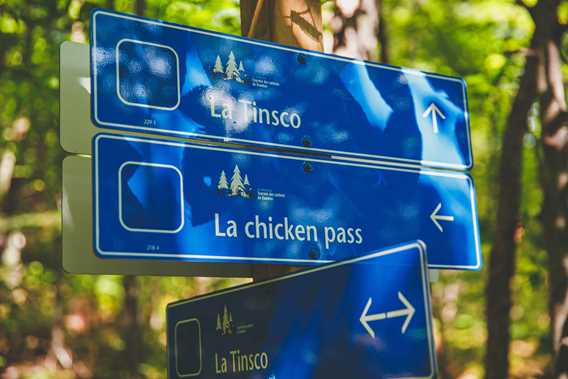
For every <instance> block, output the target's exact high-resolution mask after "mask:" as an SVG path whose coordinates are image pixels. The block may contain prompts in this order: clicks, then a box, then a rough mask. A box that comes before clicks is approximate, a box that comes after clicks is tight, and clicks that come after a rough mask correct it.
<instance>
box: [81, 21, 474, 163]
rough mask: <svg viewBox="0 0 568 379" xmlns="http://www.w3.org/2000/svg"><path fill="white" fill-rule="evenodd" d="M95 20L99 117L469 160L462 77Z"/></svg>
mask: <svg viewBox="0 0 568 379" xmlns="http://www.w3.org/2000/svg"><path fill="white" fill-rule="evenodd" d="M91 25H92V27H91V32H92V34H91V42H92V44H91V65H92V67H91V77H92V89H93V91H92V119H93V122H94V123H95V124H96V125H98V126H101V127H105V128H116V129H123V130H130V131H139V132H146V133H161V134H169V135H176V136H186V137H201V138H209V139H221V140H223V141H228V140H230V141H235V142H241V143H256V144H263V145H268V146H273V147H281V148H288V149H303V150H308V151H312V152H319V153H324V154H329V155H342V156H344V157H350V158H366V159H373V160H379V161H385V162H386V161H388V162H390V163H391V164H395V163H398V164H399V165H404V164H406V165H422V166H431V167H441V168H450V169H460V170H461V169H469V168H471V166H472V154H471V142H470V132H469V119H468V110H467V109H468V108H467V97H466V85H465V83H464V81H463V80H462V79H459V78H453V77H447V76H442V75H435V74H428V73H423V72H419V71H415V70H409V69H404V68H399V67H393V66H386V65H379V64H375V63H369V62H362V61H358V60H353V59H348V58H343V57H339V56H335V55H328V54H322V53H317V52H313V51H306V50H301V49H294V48H289V47H285V46H280V45H276V44H271V43H265V42H260V41H257V40H252V39H247V38H241V37H234V36H229V35H224V34H220V33H214V32H209V31H204V30H199V29H194V28H188V27H185V26H180V25H175V24H170V23H166V22H162V21H156V20H149V19H144V18H139V17H133V16H129V15H124V14H117V13H113V12H108V11H102V10H97V11H95V12H93V14H92V23H91Z"/></svg>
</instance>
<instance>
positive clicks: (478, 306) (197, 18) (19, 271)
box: [0, 0, 568, 379]
mask: <svg viewBox="0 0 568 379" xmlns="http://www.w3.org/2000/svg"><path fill="white" fill-rule="evenodd" d="M132 3H133V2H131V1H125V0H104V1H102V0H101V1H94V0H68V1H66V0H27V1H24V0H21V1H18V0H0V125H1V135H0V248H1V251H0V254H1V259H2V260H1V265H0V376H1V377H2V378H7V379H8V378H10V379H12V378H13V379H16V378H30V379H32V378H34V379H35V378H58V379H65V378H129V377H143V378H149V379H154V378H164V377H165V367H166V354H165V351H166V338H165V319H164V317H165V306H166V304H167V303H168V302H171V301H174V300H179V299H182V298H187V297H191V296H194V295H197V294H201V293H205V292H209V291H212V290H215V289H219V288H223V287H226V286H229V285H231V284H234V283H237V282H242V280H227V279H223V280H219V279H209V278H173V277H163V278H161V277H138V278H132V277H121V276H87V275H69V274H65V273H63V272H62V269H61V263H60V261H61V225H60V205H61V202H60V199H61V161H62V158H63V156H64V153H63V151H62V149H61V148H60V146H59V140H58V139H59V136H58V122H59V121H58V120H59V46H60V44H61V43H62V42H63V41H65V40H72V41H75V42H82V43H88V27H89V25H88V16H89V13H90V10H91V9H93V8H95V7H110V8H113V9H116V10H118V11H123V12H131V13H132V12H134V5H133V4H132ZM359 3H360V2H359V1H357V0H338V1H337V2H334V1H326V2H324V3H323V4H322V6H323V24H324V38H323V40H324V48H325V51H326V52H333V51H336V52H338V53H342V54H347V55H355V56H356V55H357V54H358V52H359V51H360V49H365V51H367V53H368V55H369V58H370V59H371V60H378V59H380V58H381V54H382V50H381V49H382V48H384V46H379V45H378V42H377V41H374V43H373V41H371V42H370V46H353V45H349V44H348V46H343V47H340V48H334V46H335V43H334V33H335V32H336V31H337V29H338V27H340V26H341V22H342V21H341V19H340V17H339V16H338V12H337V7H341V9H342V12H343V13H342V14H343V15H344V16H345V15H349V12H354V11H355V10H356V9H357V7H358V6H359ZM144 14H145V15H146V16H149V17H153V18H159V19H164V20H167V21H172V22H177V23H182V24H186V25H191V26H195V27H201V28H206V29H211V30H216V31H221V32H225V33H231V34H237V35H238V34H240V16H239V2H238V1H232V0H212V1H202V0H187V1H166V0H146V2H145V8H144ZM383 15H384V18H383V20H384V25H385V26H386V28H387V29H386V30H387V31H388V34H387V35H386V38H387V39H388V56H389V62H390V63H391V64H395V65H401V66H406V67H412V68H417V69H421V70H426V71H432V72H437V73H443V74H449V75H457V76H462V77H464V78H465V79H466V81H467V83H468V86H469V101H470V111H471V125H472V135H473V148H474V159H475V167H474V170H473V176H474V178H475V180H476V187H477V194H478V206H479V218H480V227H481V234H482V242H483V251H484V253H485V255H487V254H488V253H489V252H490V250H491V244H492V239H493V234H494V230H495V221H494V220H495V207H496V192H497V187H496V183H497V180H498V177H497V169H498V167H497V164H496V162H497V160H498V158H499V154H500V146H501V140H502V133H503V130H504V125H505V120H506V117H507V114H508V112H509V110H510V108H511V101H512V97H513V95H514V94H515V92H516V90H517V87H518V78H519V76H520V74H521V69H522V67H523V64H524V55H523V54H522V52H523V49H525V48H526V46H527V45H528V43H529V39H530V37H531V33H532V31H533V21H532V20H531V19H530V17H529V15H528V12H526V10H525V9H523V8H522V7H521V6H519V5H516V4H515V3H514V2H513V1H510V2H509V1H504V0H501V1H499V0H472V1H460V0H428V1H426V0H384V3H383ZM338 17H339V18H338ZM560 17H561V19H562V20H563V21H564V22H567V21H568V4H564V5H563V6H562V7H561V12H560ZM361 22H365V20H363V21H361ZM369 22H370V21H369ZM567 46H568V43H565V44H564V47H565V48H566V47H567ZM565 51H566V49H565ZM563 73H564V77H568V65H567V64H564V66H563ZM539 138H540V124H539V121H538V119H537V118H536V117H534V118H533V119H532V121H531V123H530V130H529V133H527V134H526V137H525V140H524V169H523V179H522V180H523V184H524V186H523V207H522V219H521V222H520V223H519V227H518V233H517V236H516V238H517V239H518V241H519V242H520V250H519V254H518V261H517V273H516V276H515V279H514V293H513V301H514V306H513V310H512V314H511V317H512V337H513V342H512V347H511V352H512V355H511V370H512V375H513V377H515V378H529V377H537V376H539V375H540V374H542V373H543V372H545V370H546V369H547V367H548V365H550V357H551V350H550V349H551V347H550V346H551V343H550V337H549V333H550V330H549V327H550V321H549V316H548V308H547V307H548V305H547V291H548V290H547V268H546V265H547V256H546V253H545V251H544V247H543V237H542V230H541V219H540V212H541V201H542V193H541V189H540V186H539V176H538V175H539V172H538V159H539V154H540V150H539V149H540V147H539V144H538V140H539ZM85 248H88V247H87V246H86V247H85ZM486 262H487V260H486ZM486 277H487V275H486V269H484V270H483V271H481V272H443V273H441V274H440V278H439V280H438V281H437V282H436V283H434V285H433V299H434V304H433V309H434V316H435V329H436V337H437V349H438V353H439V362H440V367H441V373H442V375H443V377H447V378H460V379H466V378H467V379H469V378H477V377H481V376H482V375H483V355H484V351H485V339H486V329H485V315H484V307H485V301H484V299H485V284H486ZM127 346H130V347H132V348H129V349H126V347H127Z"/></svg>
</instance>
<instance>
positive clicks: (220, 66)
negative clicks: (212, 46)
mask: <svg viewBox="0 0 568 379" xmlns="http://www.w3.org/2000/svg"><path fill="white" fill-rule="evenodd" d="M213 72H214V73H216V74H223V73H224V72H225V70H223V62H221V57H220V56H218V55H217V59H216V60H215V66H214V67H213Z"/></svg>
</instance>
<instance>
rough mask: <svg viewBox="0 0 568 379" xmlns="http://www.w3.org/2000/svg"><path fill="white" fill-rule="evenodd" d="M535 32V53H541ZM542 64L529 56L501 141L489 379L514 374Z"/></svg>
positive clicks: (491, 274)
mask: <svg viewBox="0 0 568 379" xmlns="http://www.w3.org/2000/svg"><path fill="white" fill-rule="evenodd" d="M538 34H539V32H538V30H535V32H534V35H533V37H532V39H531V49H530V51H532V52H534V51H537V50H538V49H539V45H540V43H541V42H540V39H539V38H538ZM538 63H539V60H538V58H537V56H536V55H535V54H528V55H527V57H526V62H525V67H524V70H523V74H522V76H521V78H520V82H519V88H518V90H517V94H516V96H515V98H514V100H513V104H512V107H511V111H510V113H509V116H508V118H507V123H506V126H505V133H504V135H503V140H502V145H501V146H502V149H501V157H500V164H499V174H498V181H497V182H498V183H499V184H498V190H497V193H498V198H497V215H496V231H495V239H494V241H493V248H492V251H491V255H490V257H489V267H488V271H489V276H488V282H487V286H486V299H487V304H486V319H487V344H486V346H487V347H486V352H485V378H487V379H503V378H507V377H508V376H509V345H510V341H511V335H510V312H511V304H512V292H511V284H512V279H513V276H514V274H515V262H516V250H517V246H518V244H519V242H520V238H519V233H518V231H519V229H520V223H521V220H520V211H521V192H522V183H521V179H522V163H523V138H524V136H525V133H526V131H527V130H528V117H529V112H530V110H531V107H532V105H533V103H534V102H535V101H536V100H537V96H538V85H537V83H538V78H539V71H538Z"/></svg>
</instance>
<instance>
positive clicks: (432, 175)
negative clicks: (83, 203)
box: [93, 134, 481, 269]
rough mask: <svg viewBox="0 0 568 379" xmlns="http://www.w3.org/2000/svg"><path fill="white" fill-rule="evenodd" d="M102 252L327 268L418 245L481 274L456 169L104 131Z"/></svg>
mask: <svg viewBox="0 0 568 379" xmlns="http://www.w3.org/2000/svg"><path fill="white" fill-rule="evenodd" d="M93 144H94V145H93V153H94V159H93V165H94V168H93V173H94V180H93V183H94V194H95V199H94V207H95V209H94V215H95V220H94V228H95V230H94V236H95V239H94V240H95V251H96V252H97V254H99V255H100V256H101V257H117V258H118V257H120V258H153V259H175V260H189V261H209V262H249V263H250V262H257V263H281V264H296V265H297V264H320V263H324V262H329V261H335V260H341V259H348V258H352V257H357V256H360V254H362V253H363V252H366V251H371V250H375V249H377V248H378V247H384V246H389V245H394V244H397V243H399V242H400V241H406V240H411V239H417V238H419V239H421V240H423V241H424V242H425V243H426V244H427V246H428V263H429V266H430V267H431V268H456V269H479V268H480V266H481V254H480V251H481V249H480V242H479V232H478V225H477V214H476V204H475V193H474V188H473V182H472V180H471V178H470V177H469V176H468V175H465V174H461V173H450V172H439V171H428V170H414V169H405V168H396V167H379V166H374V165H363V164H356V163H347V162H341V161H332V160H324V159H318V158H306V157H299V156H292V155H291V156H281V155H275V154H270V153H268V152H260V151H244V150H236V149H233V148H225V147H215V146H204V145H196V144H188V143H181V142H168V141H163V140H162V141H158V140H151V139H144V138H138V137H125V136H117V135H105V134H101V135H98V136H97V137H96V138H95V139H94V142H93Z"/></svg>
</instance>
